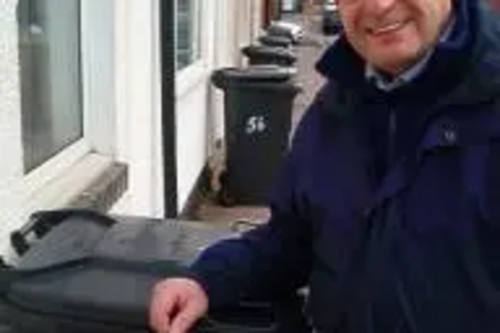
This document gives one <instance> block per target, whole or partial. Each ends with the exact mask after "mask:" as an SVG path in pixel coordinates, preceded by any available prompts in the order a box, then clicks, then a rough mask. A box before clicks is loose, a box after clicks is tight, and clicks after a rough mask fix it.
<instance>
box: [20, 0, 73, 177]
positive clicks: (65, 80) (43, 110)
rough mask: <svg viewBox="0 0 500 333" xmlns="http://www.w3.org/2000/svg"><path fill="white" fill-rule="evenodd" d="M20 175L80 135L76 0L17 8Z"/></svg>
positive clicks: (31, 2) (24, 3)
mask: <svg viewBox="0 0 500 333" xmlns="http://www.w3.org/2000/svg"><path fill="white" fill-rule="evenodd" d="M16 14H17V15H16V16H17V27H18V43H19V48H18V54H19V65H20V69H19V71H20V85H21V119H22V146H23V152H24V153H23V162H24V172H25V173H28V172H29V171H31V170H33V169H35V168H36V167H39V166H40V165H41V164H43V163H44V162H45V161H47V160H48V159H49V158H51V157H53V156H54V155H55V154H56V153H58V152H59V151H61V150H62V149H64V148H65V147H67V146H68V145H70V144H72V143H74V142H76V141H77V140H78V139H80V138H81V137H82V136H83V114H82V97H81V95H82V94H81V86H82V80H81V69H80V63H81V61H80V45H81V43H80V4H79V0H64V1H60V0H19V2H18V3H17V8H16Z"/></svg>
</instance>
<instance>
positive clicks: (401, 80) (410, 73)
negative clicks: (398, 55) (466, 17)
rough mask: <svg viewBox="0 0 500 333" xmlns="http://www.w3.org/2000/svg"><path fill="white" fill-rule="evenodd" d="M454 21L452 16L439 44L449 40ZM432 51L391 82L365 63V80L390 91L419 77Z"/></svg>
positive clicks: (454, 18)
mask: <svg viewBox="0 0 500 333" xmlns="http://www.w3.org/2000/svg"><path fill="white" fill-rule="evenodd" d="M455 21H456V17H455V16H452V17H451V19H450V21H449V23H448V25H447V26H446V29H445V30H444V31H443V33H442V34H441V37H440V38H439V43H444V42H446V41H447V40H448V39H449V38H450V36H451V34H452V32H453V28H454V26H455ZM434 50H435V49H432V50H430V51H429V52H427V54H426V55H425V56H424V57H423V58H422V59H420V61H419V62H417V63H416V64H414V65H413V66H412V67H410V68H408V69H407V70H406V71H404V72H403V73H401V74H400V75H399V76H397V77H396V78H393V79H391V80H389V79H388V78H387V77H385V76H384V75H383V74H381V73H380V72H379V71H377V69H375V68H374V67H373V66H372V65H371V64H368V63H367V64H366V67H365V78H366V79H367V81H368V82H372V83H373V84H375V86H376V87H377V88H379V89H380V90H383V91H392V90H394V89H396V88H399V87H401V86H403V85H404V84H406V83H408V82H410V81H412V80H413V79H415V78H416V77H417V76H418V75H420V73H422V72H423V70H424V69H425V67H426V66H427V63H428V62H429V60H430V58H431V56H432V54H433V53H434Z"/></svg>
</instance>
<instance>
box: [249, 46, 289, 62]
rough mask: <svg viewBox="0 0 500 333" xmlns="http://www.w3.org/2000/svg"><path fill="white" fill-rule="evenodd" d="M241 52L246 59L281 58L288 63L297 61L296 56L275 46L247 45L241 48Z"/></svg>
mask: <svg viewBox="0 0 500 333" xmlns="http://www.w3.org/2000/svg"><path fill="white" fill-rule="evenodd" d="M241 52H242V53H243V54H244V55H246V56H247V57H252V56H264V57H273V58H282V59H287V60H290V61H295V60H297V56H296V55H295V54H294V53H293V52H292V51H291V50H289V49H286V48H283V47H277V46H266V45H248V46H245V47H243V48H242V49H241Z"/></svg>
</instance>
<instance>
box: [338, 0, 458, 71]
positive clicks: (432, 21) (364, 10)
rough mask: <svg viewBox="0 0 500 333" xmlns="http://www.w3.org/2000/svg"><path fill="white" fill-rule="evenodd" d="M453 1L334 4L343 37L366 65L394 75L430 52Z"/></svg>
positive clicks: (370, 0)
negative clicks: (342, 30)
mask: <svg viewBox="0 0 500 333" xmlns="http://www.w3.org/2000/svg"><path fill="white" fill-rule="evenodd" d="M452 1H453V0H338V4H339V10H340V14H341V17H342V23H343V26H344V31H345V33H346V37H347V39H348V40H349V42H350V43H351V45H352V46H353V47H354V49H355V50H356V51H357V52H358V53H359V54H360V55H361V56H362V57H363V58H364V59H365V60H366V61H367V62H369V63H370V64H372V65H373V66H375V67H376V68H378V69H379V70H382V71H384V72H387V73H389V74H393V75H396V74H398V73H400V72H402V71H403V70H405V69H407V68H408V67H410V66H411V65H412V64H414V63H415V62H417V61H418V60H419V59H420V58H421V57H422V56H423V55H424V54H425V53H426V52H427V51H428V50H430V49H431V48H432V47H433V46H434V45H435V43H436V42H437V40H438V39H439V36H440V34H441V31H442V30H443V28H444V26H445V25H446V24H447V22H448V20H449V18H450V15H451V11H452V6H453V4H452Z"/></svg>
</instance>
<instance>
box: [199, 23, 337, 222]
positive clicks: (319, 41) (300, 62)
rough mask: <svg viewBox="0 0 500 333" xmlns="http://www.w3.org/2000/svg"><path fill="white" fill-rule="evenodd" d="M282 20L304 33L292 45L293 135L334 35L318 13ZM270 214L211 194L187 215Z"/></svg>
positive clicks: (254, 217) (246, 217) (261, 218)
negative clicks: (296, 91)
mask: <svg viewBox="0 0 500 333" xmlns="http://www.w3.org/2000/svg"><path fill="white" fill-rule="evenodd" d="M282 19H283V20H286V21H291V22H295V23H298V24H301V25H302V26H303V27H304V28H305V30H306V34H305V37H304V39H303V40H302V41H301V43H300V44H299V45H294V46H293V48H294V51H295V52H296V53H297V57H298V58H297V63H296V68H297V77H296V80H297V83H298V85H299V86H301V88H302V91H301V92H300V93H299V94H298V95H297V97H296V99H295V101H294V105H293V110H292V129H291V133H290V135H291V136H292V135H293V133H294V131H295V128H296V126H297V124H298V123H299V121H300V119H301V118H302V116H303V114H304V112H305V110H306V109H307V106H308V105H309V104H310V103H311V101H312V100H313V98H314V96H315V93H316V91H317V90H318V88H319V87H320V86H321V85H322V83H323V78H322V77H321V76H320V75H319V74H318V73H317V72H316V71H315V68H314V66H315V63H316V61H317V60H318V59H319V57H320V56H321V54H322V53H323V52H324V50H325V49H326V48H327V47H328V46H329V45H331V43H332V42H333V41H334V38H335V37H331V36H324V35H323V34H322V33H321V29H320V17H319V16H317V15H308V16H305V15H288V16H284V17H282ZM268 217H269V209H268V207H267V206H238V205H236V206H230V207H227V206H223V205H221V204H219V203H218V202H217V201H216V200H214V198H213V197H206V198H203V200H202V202H201V204H200V205H199V206H198V207H197V209H195V211H194V212H193V214H192V216H189V218H190V219H193V220H199V221H207V222H211V223H215V224H223V225H227V224H230V225H231V224H233V223H235V221H250V222H252V223H264V222H265V221H267V219H268Z"/></svg>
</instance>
